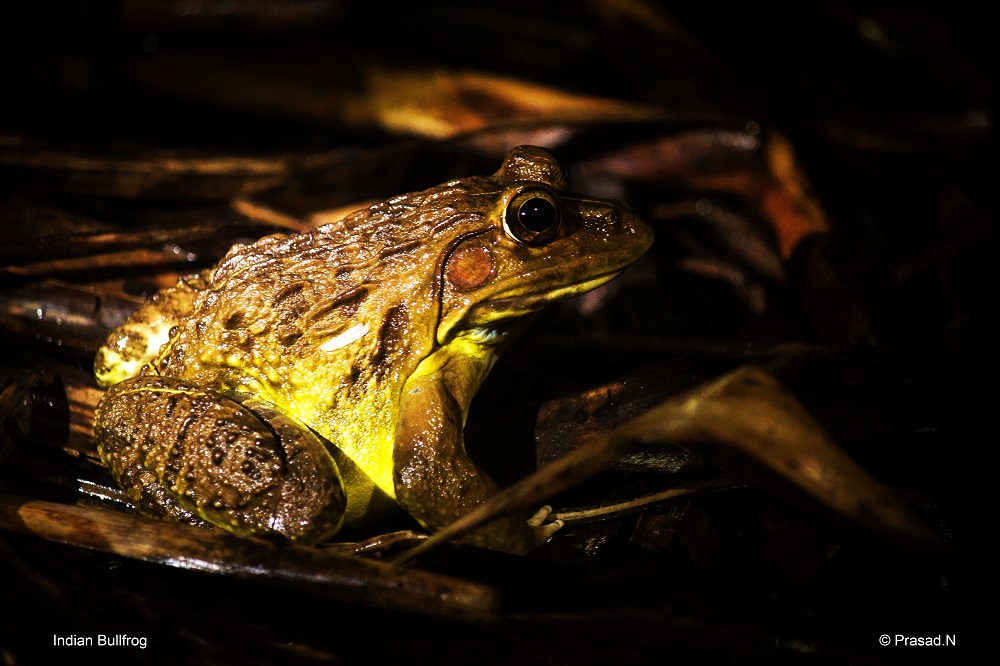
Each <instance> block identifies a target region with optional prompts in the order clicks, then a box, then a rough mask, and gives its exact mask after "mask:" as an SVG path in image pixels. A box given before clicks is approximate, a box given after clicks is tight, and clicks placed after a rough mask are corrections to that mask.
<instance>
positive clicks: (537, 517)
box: [528, 504, 552, 527]
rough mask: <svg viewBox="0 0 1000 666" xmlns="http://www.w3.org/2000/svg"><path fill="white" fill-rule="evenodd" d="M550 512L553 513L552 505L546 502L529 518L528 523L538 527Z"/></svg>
mask: <svg viewBox="0 0 1000 666" xmlns="http://www.w3.org/2000/svg"><path fill="white" fill-rule="evenodd" d="M550 513H552V507H551V506H549V505H548V504H546V505H545V506H543V507H542V508H541V509H539V510H538V511H536V512H535V513H534V515H532V516H531V518H528V524H529V525H531V526H532V527H538V526H539V525H541V524H543V523H544V522H545V519H546V518H548V517H549V514H550Z"/></svg>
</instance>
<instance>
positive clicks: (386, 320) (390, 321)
mask: <svg viewBox="0 0 1000 666" xmlns="http://www.w3.org/2000/svg"><path fill="white" fill-rule="evenodd" d="M408 319H409V317H408V316H407V314H406V306H405V305H403V304H402V303H400V304H399V305H394V306H392V307H391V308H389V309H388V310H387V311H386V313H385V316H384V317H383V318H382V325H381V326H379V329H378V345H377V346H376V347H375V351H374V353H372V356H371V367H372V370H373V372H374V373H375V374H376V375H378V376H382V375H384V374H385V373H386V372H387V371H388V370H389V366H390V365H391V362H390V363H385V361H386V359H389V357H390V356H391V355H392V353H393V352H394V351H395V350H396V349H397V348H398V347H399V343H400V342H401V341H402V340H403V338H404V337H405V335H406V331H405V328H406V323H407V320H408Z"/></svg>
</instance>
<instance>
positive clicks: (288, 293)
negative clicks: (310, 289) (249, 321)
mask: <svg viewBox="0 0 1000 666" xmlns="http://www.w3.org/2000/svg"><path fill="white" fill-rule="evenodd" d="M305 288H306V285H305V283H303V282H296V283H295V284H290V285H288V286H287V287H285V288H284V289H282V290H281V291H279V292H278V295H277V296H275V297H274V300H273V301H271V304H272V305H273V306H274V307H279V306H280V305H281V303H282V302H283V301H285V300H287V299H289V298H290V297H292V296H295V295H296V294H298V293H300V292H301V291H302V290H303V289H305Z"/></svg>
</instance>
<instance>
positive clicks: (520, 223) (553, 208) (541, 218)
mask: <svg viewBox="0 0 1000 666" xmlns="http://www.w3.org/2000/svg"><path fill="white" fill-rule="evenodd" d="M559 218H560V216H559V204H558V202H557V201H556V198H555V196H553V195H552V193H551V192H549V191H548V190H542V189H535V190H525V191H523V192H519V193H518V194H516V195H515V196H514V197H513V198H512V199H511V200H510V203H509V204H507V211H506V213H505V214H504V218H503V228H504V231H505V232H507V235H508V236H510V237H511V238H513V239H514V240H516V241H517V242H519V243H524V244H525V245H541V244H543V243H548V242H549V241H550V240H552V239H553V238H555V237H556V236H557V235H558V234H559Z"/></svg>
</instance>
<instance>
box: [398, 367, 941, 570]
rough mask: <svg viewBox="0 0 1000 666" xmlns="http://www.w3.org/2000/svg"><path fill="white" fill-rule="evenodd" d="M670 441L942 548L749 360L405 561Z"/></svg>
mask: <svg viewBox="0 0 1000 666" xmlns="http://www.w3.org/2000/svg"><path fill="white" fill-rule="evenodd" d="M665 443H666V444H680V445H683V446H684V447H685V448H689V449H691V450H693V451H695V452H697V453H698V454H700V455H703V456H705V457H706V458H708V459H709V460H710V461H713V462H717V463H718V464H720V465H721V466H723V467H726V468H728V469H730V470H731V471H734V472H736V473H737V474H742V475H746V476H747V477H750V478H752V479H755V480H756V479H761V478H763V479H764V480H765V481H764V483H765V487H767V488H768V489H775V488H777V489H778V490H779V492H780V491H781V490H785V489H794V491H796V492H797V493H798V494H800V495H802V496H805V497H806V498H808V500H809V501H810V502H812V503H814V504H816V505H818V506H820V507H821V508H822V509H823V511H824V513H826V514H828V515H830V516H833V517H834V518H835V519H837V520H838V521H840V522H845V523H847V524H849V525H853V526H856V527H858V528H861V529H863V530H865V531H868V532H870V533H872V534H877V535H880V536H882V537H884V538H886V539H888V540H889V541H895V542H898V543H902V544H905V545H907V546H911V547H917V548H921V549H924V550H928V551H939V550H940V549H941V544H940V541H939V539H938V537H937V535H936V534H935V533H934V532H932V531H931V530H930V529H929V528H927V527H926V526H924V525H923V524H922V523H920V522H919V521H918V520H917V519H915V518H914V517H913V516H912V515H911V514H910V512H909V511H908V510H907V509H906V507H905V506H903V504H902V503H901V502H900V501H899V500H898V499H896V497H895V495H894V494H893V492H892V490H891V489H889V488H887V487H886V486H883V485H882V484H881V483H879V482H878V481H877V480H876V479H875V478H874V477H872V476H871V475H870V474H868V472H866V471H865V470H864V469H862V468H861V467H860V466H859V465H857V464H856V463H855V462H854V461H852V460H851V459H850V458H848V457H847V456H846V455H845V454H844V453H843V452H842V451H841V450H840V449H839V448H838V447H837V446H836V445H835V444H834V443H833V442H832V441H831V440H830V438H829V437H828V436H827V435H826V433H825V432H824V430H823V429H822V428H821V427H820V426H819V424H818V423H816V421H815V420H814V419H813V418H812V416H810V415H809V413H808V412H807V411H806V410H805V408H804V407H802V405H801V404H799V402H798V401H797V400H796V399H795V397H794V396H793V395H792V394H791V392H790V391H788V389H786V388H785V387H784V386H782V385H781V383H780V382H778V381H777V380H776V379H774V378H773V377H772V376H771V375H769V374H768V373H766V372H764V371H763V370H761V369H759V368H757V367H754V366H744V367H741V368H738V369H736V370H734V371H732V372H730V373H728V374H726V375H724V376H722V377H720V378H719V379H716V380H713V381H710V382H707V383H704V384H702V385H700V386H697V387H695V388H694V389H691V390H689V391H687V392H684V393H682V394H680V395H677V396H674V397H672V398H669V399H667V400H665V401H664V402H663V403H661V404H660V405H659V406H657V407H654V408H653V409H651V410H649V411H648V412H646V413H644V414H642V415H641V416H639V417H636V418H634V419H632V420H630V421H627V422H626V423H624V424H623V425H621V426H618V427H616V428H613V429H611V430H609V431H605V432H602V433H598V434H596V435H595V436H593V438H591V439H590V440H589V441H587V442H586V443H585V444H583V445H582V446H580V447H579V448H577V449H576V450H574V451H572V452H570V453H568V454H566V455H565V456H563V457H561V458H559V459H557V460H556V461H554V462H553V463H551V464H549V465H547V466H545V467H542V468H541V469H539V470H538V471H537V472H535V473H534V474H532V475H531V476H529V477H527V478H525V479H523V480H522V481H520V482H518V483H515V484H514V485H512V486H510V487H509V488H507V489H505V490H504V491H502V492H500V493H498V494H497V495H495V496H494V497H492V498H491V499H490V500H488V501H487V502H485V503H484V504H482V505H480V506H479V507H478V508H477V509H476V510H474V511H471V512H469V513H468V514H467V515H466V516H464V517H463V518H461V519H459V520H457V521H455V522H454V523H452V524H451V525H449V526H448V527H446V528H445V529H444V530H442V531H440V532H438V533H437V534H435V535H434V536H432V537H431V538H430V539H428V540H427V541H425V542H423V543H422V544H420V545H418V546H416V547H415V548H413V549H411V550H409V551H406V552H405V553H403V554H402V555H401V556H400V558H399V560H398V561H400V562H405V561H409V560H411V559H412V558H414V557H417V556H418V555H420V554H421V553H424V552H427V551H428V550H430V549H432V548H434V547H435V546H437V545H438V544H440V543H443V542H445V541H449V540H451V539H454V538H456V537H458V536H460V535H462V534H465V533H466V532H468V531H470V530H472V529H475V528H476V527H478V526H480V525H482V524H484V523H487V522H489V521H490V520H493V519H495V518H496V517H498V516H500V515H502V514H504V513H506V512H508V511H512V510H515V509H521V508H525V507H528V506H532V505H536V504H538V503H541V502H542V501H544V500H545V499H547V498H548V497H551V496H553V495H555V494H558V493H560V492H563V491H565V490H567V489H569V488H570V487H572V486H574V485H575V484H577V483H579V482H581V481H583V480H585V479H587V478H588V477H590V476H592V475H594V474H596V473H598V472H600V471H602V470H604V469H606V468H607V467H608V466H609V465H610V464H611V463H612V462H613V461H614V460H615V459H617V458H619V457H620V456H622V455H624V454H626V453H629V452H631V451H634V450H636V449H637V448H640V447H646V446H656V445H661V444H665ZM775 481H777V483H775Z"/></svg>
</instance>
